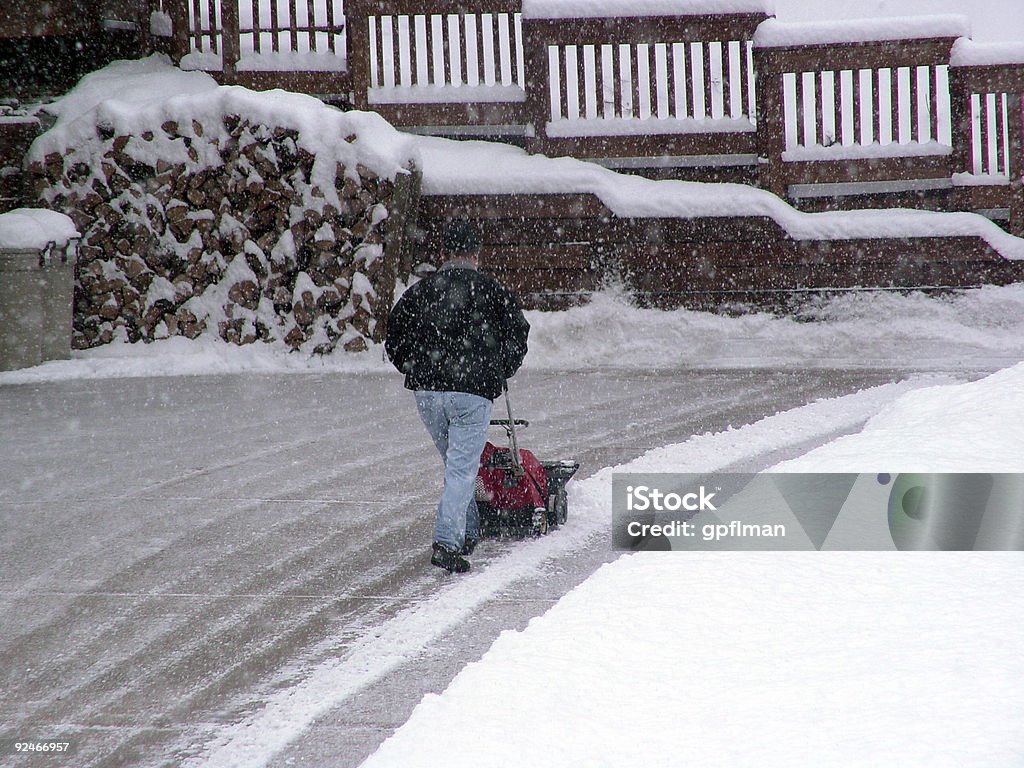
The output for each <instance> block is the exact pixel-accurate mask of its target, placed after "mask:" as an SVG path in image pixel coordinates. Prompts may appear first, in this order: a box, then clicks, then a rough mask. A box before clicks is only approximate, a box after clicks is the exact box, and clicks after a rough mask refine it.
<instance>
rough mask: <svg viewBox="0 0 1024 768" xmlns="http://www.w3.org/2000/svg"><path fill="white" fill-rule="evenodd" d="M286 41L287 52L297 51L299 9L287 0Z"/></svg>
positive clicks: (292, 1)
mask: <svg viewBox="0 0 1024 768" xmlns="http://www.w3.org/2000/svg"><path fill="white" fill-rule="evenodd" d="M225 1H226V2H230V0H225ZM288 41H289V50H291V51H297V50H299V9H298V7H297V2H296V0H288Z"/></svg>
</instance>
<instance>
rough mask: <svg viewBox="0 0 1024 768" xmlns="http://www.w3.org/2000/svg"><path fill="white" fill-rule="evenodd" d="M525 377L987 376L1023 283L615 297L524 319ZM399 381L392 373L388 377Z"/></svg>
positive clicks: (210, 352) (156, 360) (331, 362)
mask: <svg viewBox="0 0 1024 768" xmlns="http://www.w3.org/2000/svg"><path fill="white" fill-rule="evenodd" d="M527 318H528V319H529V321H530V325H531V331H530V352H529V354H528V355H527V358H526V362H525V366H526V367H525V370H553V371H582V370H595V369H603V368H635V369H637V370H657V369H662V370H664V369H673V368H678V369H695V368H707V369H713V368H758V367H775V368H786V367H794V368H796V367H799V368H806V367H822V368H830V367H834V368H858V367H866V368H894V369H897V370H926V371H958V370H994V369H996V368H1001V367H1005V366H1008V365H1013V364H1014V363H1016V362H1018V361H1020V360H1022V359H1024V285H1015V286H1008V287H1003V288H1000V287H986V288H980V289H974V290H970V291H963V292H960V293H955V294H950V295H948V296H940V297H929V296H924V295H921V294H911V295H906V296H905V295H902V294H898V293H887V292H868V293H862V292H857V293H851V294H848V295H844V296H837V297H833V298H831V299H818V300H813V301H808V303H807V304H805V305H804V306H803V308H802V309H801V310H800V311H799V312H797V313H796V314H794V315H793V316H791V317H779V316H776V315H771V314H768V313H763V312H750V313H746V314H743V315H739V316H736V317H729V316H725V315H719V314H712V313H707V312H694V311H690V310H683V309H680V310H673V311H669V312H666V311H662V310H656V309H640V308H637V307H634V306H631V305H630V304H629V303H628V302H627V299H626V297H625V296H623V295H621V294H620V293H618V292H616V291H608V292H605V293H599V294H597V295H596V296H595V297H594V300H593V301H592V302H591V303H590V304H588V305H586V306H582V307H576V308H573V309H569V310H566V311H564V312H527ZM72 355H73V357H72V359H71V360H61V361H53V362H49V363H44V364H43V365H40V366H36V367H34V368H28V369H25V370H21V371H9V372H6V373H0V384H5V383H6V384H15V383H27V382H42V381H60V380H67V379H95V378H120V377H138V376H188V375H202V374H218V373H244V372H248V371H253V372H263V373H281V374H301V373H323V372H331V371H334V372H346V371H363V370H378V371H393V369H392V368H391V366H390V364H389V363H387V362H386V361H385V359H384V353H383V350H382V349H381V348H380V347H379V346H374V347H372V348H371V349H370V350H369V351H367V352H364V353H358V354H351V353H350V354H344V355H343V354H335V355H328V356H324V357H319V356H314V357H309V356H306V355H295V354H289V351H288V348H287V347H286V346H284V345H283V344H276V343H272V344H259V345H249V346H247V347H236V346H233V345H231V344H227V343H225V342H223V341H221V340H219V339H216V338H207V337H201V338H199V339H197V340H195V341H189V340H187V339H182V338H175V339H167V340H162V341H156V342H153V343H151V344H142V343H137V344H127V343H123V342H122V341H118V342H115V343H113V344H108V345H105V346H103V347H100V348H97V349H93V350H88V351H81V352H77V351H76V352H73V353H72ZM394 375H396V376H397V375H398V374H397V373H395V374H394Z"/></svg>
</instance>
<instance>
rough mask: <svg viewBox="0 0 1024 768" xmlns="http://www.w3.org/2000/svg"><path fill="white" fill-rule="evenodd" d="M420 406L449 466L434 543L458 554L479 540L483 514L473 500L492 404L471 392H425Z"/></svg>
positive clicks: (419, 399) (418, 398) (420, 395)
mask: <svg viewBox="0 0 1024 768" xmlns="http://www.w3.org/2000/svg"><path fill="white" fill-rule="evenodd" d="M416 408H417V410H419V412H420V418H421V419H423V424H424V425H425V426H426V428H427V432H429V433H430V437H431V439H433V441H434V445H435V446H437V451H438V453H440V454H441V460H442V461H443V462H444V491H443V492H442V493H441V501H440V502H438V505H437V521H436V523H435V524H434V541H435V542H436V543H438V544H443V545H444V546H446V547H448V548H449V549H452V550H454V551H456V552H458V551H460V550H461V549H462V545H463V543H464V541H465V539H467V538H468V539H478V538H480V514H479V512H478V510H477V508H476V500H475V499H474V498H473V496H474V491H475V489H476V473H477V470H478V469H479V468H480V454H481V453H482V452H483V449H484V443H485V442H487V427H488V426H489V425H490V421H491V401H490V400H488V399H487V398H485V397H480V396H479V395H471V394H468V393H466V392H425V391H420V392H417V393H416Z"/></svg>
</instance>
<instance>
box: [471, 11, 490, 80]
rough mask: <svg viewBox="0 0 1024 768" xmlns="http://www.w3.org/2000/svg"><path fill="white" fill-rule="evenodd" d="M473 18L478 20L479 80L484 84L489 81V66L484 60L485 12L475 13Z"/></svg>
mask: <svg viewBox="0 0 1024 768" xmlns="http://www.w3.org/2000/svg"><path fill="white" fill-rule="evenodd" d="M473 19H474V20H475V21H476V69H477V78H478V80H477V82H478V83H479V84H480V85H484V84H486V82H487V66H486V62H485V60H484V14H482V13H475V14H473Z"/></svg>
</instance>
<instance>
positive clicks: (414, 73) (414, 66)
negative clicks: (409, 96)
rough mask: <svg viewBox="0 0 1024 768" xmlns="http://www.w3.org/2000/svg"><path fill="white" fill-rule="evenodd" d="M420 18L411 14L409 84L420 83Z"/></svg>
mask: <svg viewBox="0 0 1024 768" xmlns="http://www.w3.org/2000/svg"><path fill="white" fill-rule="evenodd" d="M420 18H422V17H420V16H417V15H415V14H409V85H419V84H420V71H419V70H420V46H419V43H418V42H417V38H418V36H419V20H420Z"/></svg>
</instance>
